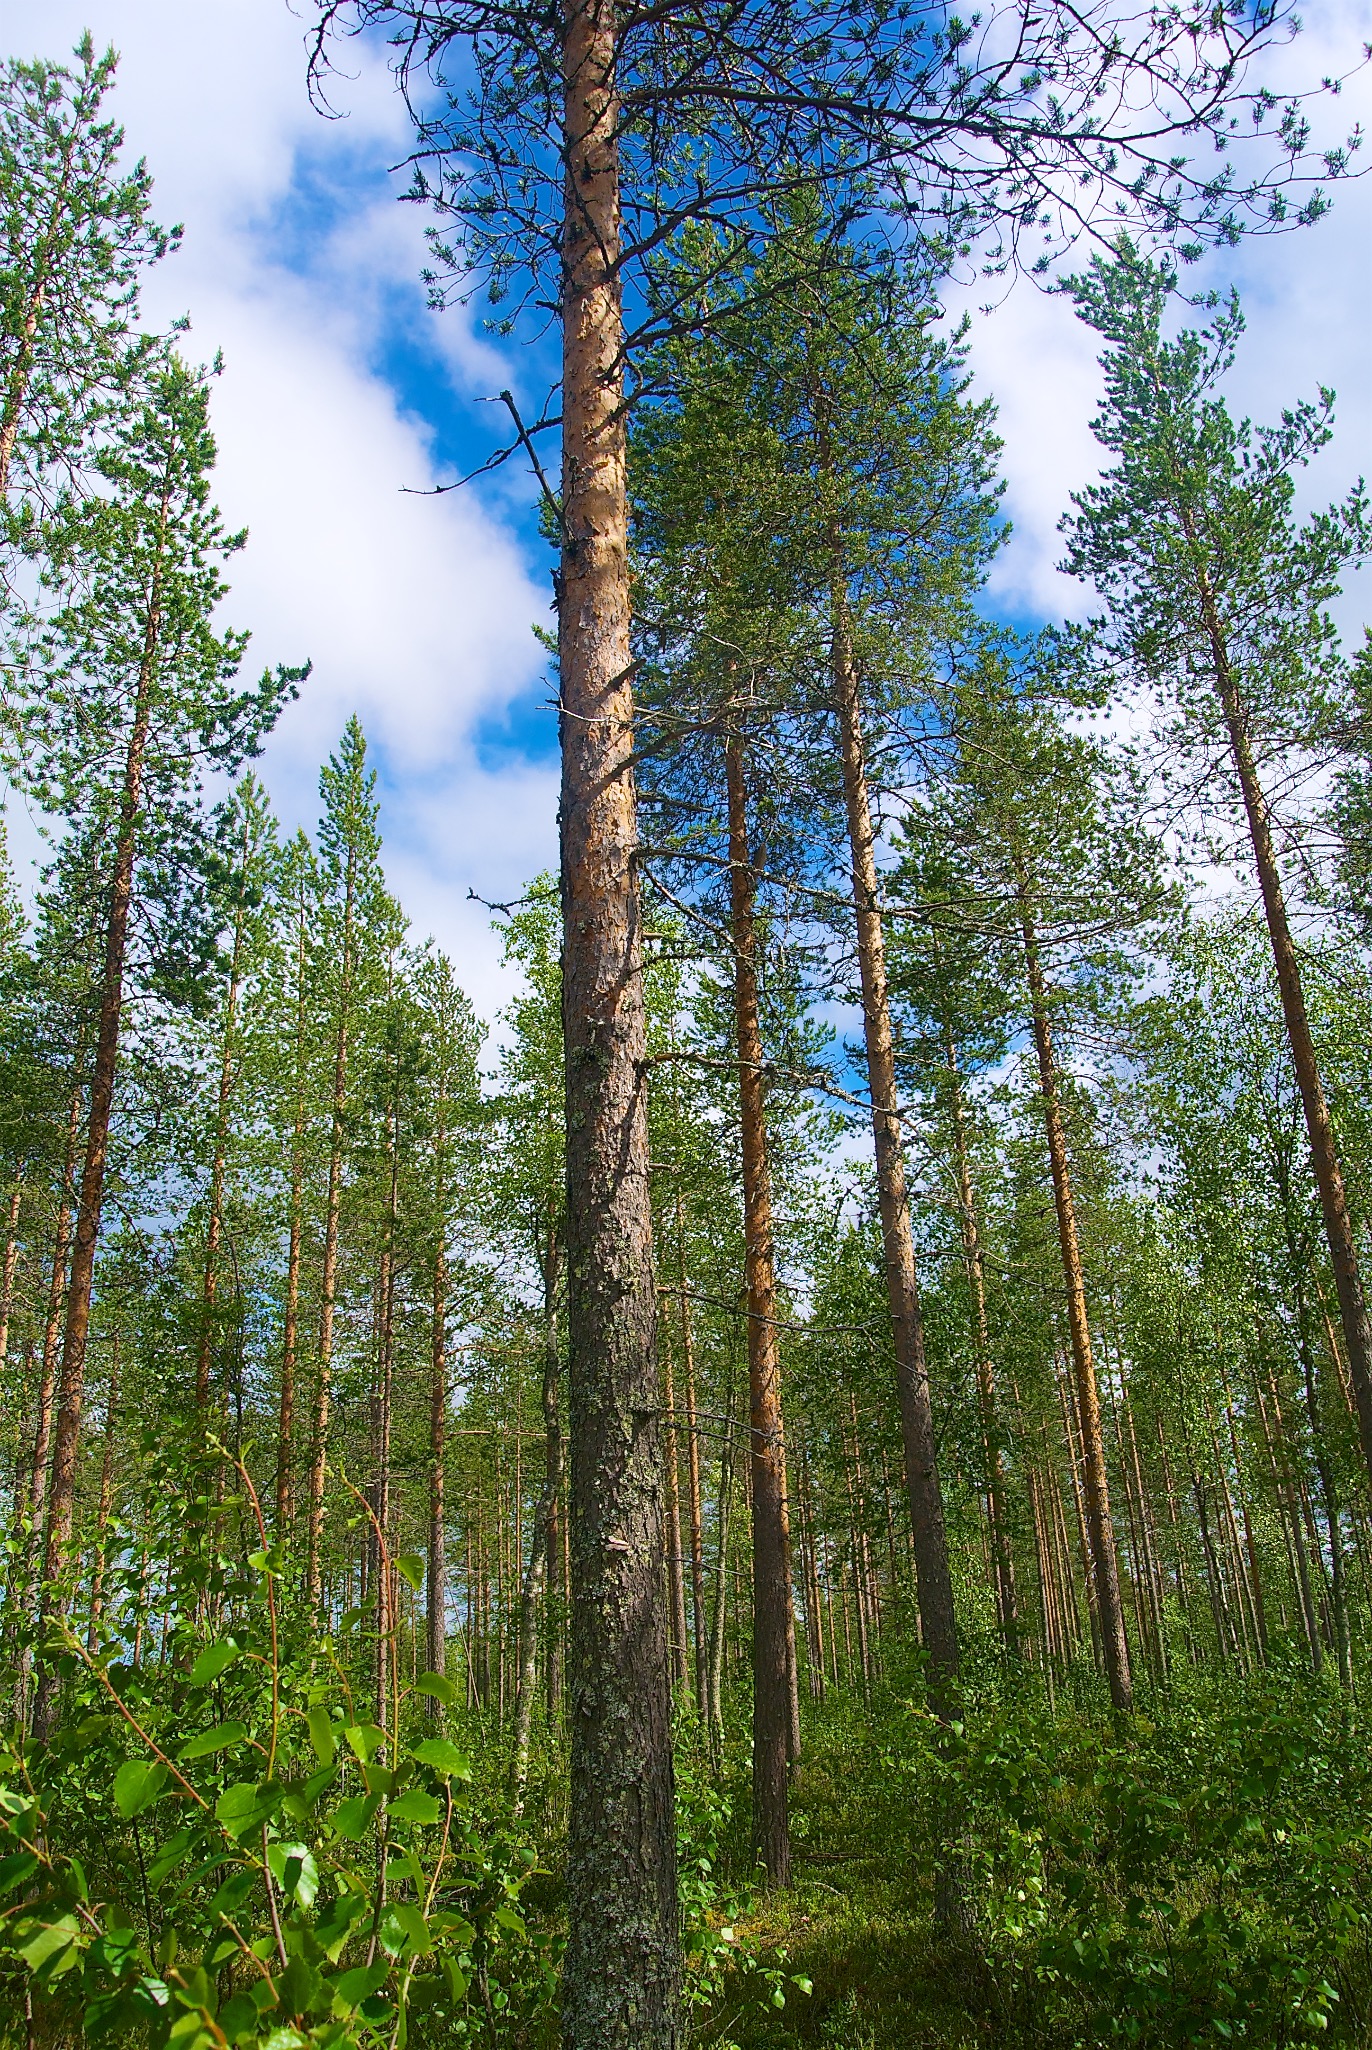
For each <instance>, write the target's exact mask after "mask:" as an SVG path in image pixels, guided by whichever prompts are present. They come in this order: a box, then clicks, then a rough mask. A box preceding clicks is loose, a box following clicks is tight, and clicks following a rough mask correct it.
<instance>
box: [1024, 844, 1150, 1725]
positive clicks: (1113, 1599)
mask: <svg viewBox="0 0 1372 2050" xmlns="http://www.w3.org/2000/svg"><path fill="white" fill-rule="evenodd" d="M1019 908H1020V928H1021V931H1022V933H1023V935H1024V965H1025V972H1026V975H1027V978H1028V983H1029V1002H1030V1007H1031V1009H1032V1012H1033V1026H1034V1045H1035V1047H1036V1049H1037V1052H1038V1063H1039V1086H1040V1089H1041V1091H1042V1095H1043V1121H1044V1125H1045V1127H1046V1129H1047V1134H1048V1161H1049V1166H1050V1168H1051V1170H1052V1176H1053V1201H1054V1204H1055V1206H1056V1209H1057V1218H1058V1240H1059V1244H1060V1246H1061V1249H1062V1274H1063V1281H1064V1284H1065V1288H1066V1296H1067V1329H1068V1334H1069V1336H1070V1338H1071V1343H1072V1365H1073V1369H1074V1371H1075V1376H1076V1393H1077V1423H1078V1428H1079V1429H1080V1431H1081V1441H1082V1467H1083V1481H1084V1483H1085V1487H1084V1493H1085V1497H1086V1530H1087V1537H1088V1539H1089V1543H1090V1550H1091V1572H1092V1578H1093V1582H1094V1585H1095V1591H1096V1614H1097V1617H1098V1619H1099V1623H1100V1634H1101V1649H1102V1652H1103V1655H1104V1660H1105V1674H1106V1679H1107V1680H1108V1681H1109V1685H1110V1700H1111V1703H1112V1704H1113V1706H1114V1708H1115V1709H1116V1710H1117V1712H1118V1713H1120V1714H1121V1715H1127V1714H1128V1713H1129V1712H1130V1710H1131V1709H1132V1708H1133V1705H1134V1683H1133V1679H1132V1676H1131V1674H1130V1670H1129V1642H1128V1639H1127V1638H1126V1636H1125V1632H1124V1610H1123V1607H1122V1605H1121V1602H1120V1583H1119V1562H1118V1559H1117V1558H1116V1555H1115V1531H1114V1525H1113V1524H1112V1522H1111V1520H1110V1484H1109V1481H1108V1479H1107V1477H1106V1469H1105V1441H1104V1438H1103V1436H1102V1433H1101V1425H1100V1394H1099V1391H1098V1389H1097V1387H1096V1368H1095V1361H1094V1360H1093V1358H1092V1356H1091V1327H1090V1324H1089V1323H1088V1321H1087V1316H1086V1285H1085V1281H1084V1279H1083V1276H1082V1266H1081V1248H1080V1245H1079V1244H1078V1241H1077V1218H1076V1210H1075V1207H1074V1205H1073V1202H1072V1184H1071V1179H1070V1176H1069V1174H1068V1169H1067V1142H1066V1137H1065V1135H1064V1132H1063V1123H1062V1103H1061V1098H1060V1094H1059V1089H1058V1068H1057V1060H1056V1058H1055V1056H1054V1052H1053V1037H1052V1028H1051V1026H1050V1024H1049V1020H1048V998H1047V992H1046V990H1045V988H1044V980H1043V969H1042V966H1041V964H1040V961H1039V951H1038V935H1037V933H1036V931H1035V927H1034V914H1033V909H1032V905H1031V902H1030V896H1029V887H1028V882H1027V879H1026V878H1025V877H1024V876H1023V874H1022V873H1021V876H1020V883H1019Z"/></svg>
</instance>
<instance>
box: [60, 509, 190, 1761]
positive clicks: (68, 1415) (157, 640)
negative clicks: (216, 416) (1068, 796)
mask: <svg viewBox="0 0 1372 2050" xmlns="http://www.w3.org/2000/svg"><path fill="white" fill-rule="evenodd" d="M169 510H170V499H169V498H168V497H164V498H163V501H162V505H161V509H160V531H161V532H162V533H163V534H165V530H166V523H167V518H168V513H169ZM161 638H162V567H161V555H160V552H159V554H158V556H157V558H156V561H155V565H154V569H153V574H152V578H151V582H150V588H149V592H148V606H147V611H146V613H145V615H144V625H143V646H142V651H141V654H140V658H139V665H138V678H137V683H136V685H135V690H134V702H133V718H132V721H131V724H130V727H129V739H128V745H127V747H126V749H125V754H124V776H123V786H122V789H121V791H120V796H119V824H118V830H117V836H116V839H115V853H114V872H113V875H112V877H111V879H110V895H109V909H108V913H107V918H106V926H105V961H104V971H103V974H102V977H101V984H100V1013H99V1022H98V1024H97V1026H96V1036H95V1058H94V1062H93V1064H92V1069H91V1091H90V1112H89V1117H88V1119H87V1124H86V1158H85V1164H84V1166H83V1168H82V1172H81V1188H80V1194H79V1197H78V1200H77V1208H76V1230H75V1233H74V1236H73V1242H72V1262H71V1279H70V1281H69V1283H68V1286H67V1317H66V1328H65V1330H64V1332H63V1338H62V1372H61V1386H60V1391H59V1395H58V1410H57V1432H56V1437H55V1441H54V1445H53V1455H52V1487H51V1491H50V1493H49V1498H48V1528H47V1546H46V1553H45V1558H44V1566H43V1580H44V1596H43V1609H44V1614H45V1615H48V1614H51V1613H52V1612H53V1608H54V1604H55V1602H56V1600H57V1581H58V1576H59V1574H60V1573H61V1570H62V1563H63V1555H64V1553H65V1551H66V1547H67V1543H68V1540H69V1539H70V1537H71V1528H72V1516H73V1512H74V1509H75V1505H76V1455H77V1449H78V1446H79V1443H80V1436H81V1409H82V1400H83V1397H84V1393H85V1379H86V1346H87V1342H88V1340H89V1336H90V1314H91V1293H92V1290H93V1287H94V1284H95V1252H96V1246H97V1244H98V1242H99V1238H100V1211H101V1206H102V1204H103V1202H104V1195H105V1165H106V1161H107V1159H108V1155H109V1141H110V1120H111V1117H112V1115H113V1111H114V1085H115V1078H116V1075H117V1072H118V1067H119V1036H120V1028H121V1024H122V1021H123V1008H124V960H125V955H126V953H127V949H128V932H129V913H130V911H131V909H132V907H133V881H134V864H135V861H136V859H137V853H138V832H139V825H140V822H141V819H142V812H143V770H144V765H145V760H146V755H147V746H148V732H149V727H150V723H151V718H152V699H153V689H154V681H155V676H156V670H157V663H158V659H159V656H160V651H161ZM55 1700H56V1675H55V1673H54V1671H53V1669H52V1668H51V1667H48V1668H46V1669H45V1671H44V1674H43V1678H42V1680H41V1682H40V1684H39V1689H38V1695H37V1698H36V1701H35V1703H34V1726H35V1730H36V1732H37V1734H38V1735H39V1736H40V1737H42V1738H46V1737H47V1735H48V1733H49V1722H50V1718H51V1713H52V1709H53V1706H54V1703H55Z"/></svg>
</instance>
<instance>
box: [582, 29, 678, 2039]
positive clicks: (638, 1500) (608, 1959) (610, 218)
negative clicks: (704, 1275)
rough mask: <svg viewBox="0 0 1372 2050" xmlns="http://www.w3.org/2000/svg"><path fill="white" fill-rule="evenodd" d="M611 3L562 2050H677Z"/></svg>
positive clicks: (598, 32)
mask: <svg viewBox="0 0 1372 2050" xmlns="http://www.w3.org/2000/svg"><path fill="white" fill-rule="evenodd" d="M616 33H617V20H616V10H615V7H614V4H613V0H571V4H569V5H568V7H567V8H566V10H565V13H564V19H563V92H564V107H563V150H564V161H565V164H566V183H565V209H564V231H563V272H562V278H563V283H562V307H561V312H562V350H563V355H562V369H563V375H562V521H563V540H562V566H561V578H560V587H559V592H558V657H559V679H560V700H561V701H560V711H561V721H560V724H561V742H562V803H561V841H562V912H563V959H562V970H563V972H562V988H563V996H562V1001H563V1026H564V1042H565V1047H566V1066H567V1086H566V1115H567V1272H568V1312H569V1330H570V1339H571V1350H570V1391H571V1415H570V1426H571V1467H572V1485H571V1496H572V1503H571V1567H572V1585H571V1602H570V1607H571V1626H572V1627H571V1670H570V1674H569V1680H570V1688H571V1695H572V1705H571V1740H572V1741H571V1801H570V1833H569V1838H568V1847H567V1907H568V1914H567V1920H568V1943H567V1951H566V1958H565V1964H564V1970H563V1988H562V1994H563V2001H562V2035H563V2043H564V2045H565V2050H677V2046H679V2045H680V2044H681V2042H682V2040H683V2033H684V2028H685V2023H684V2018H683V2013H682V2004H681V1944H680V1936H679V1933H678V1926H677V1887H676V1817H675V1801H674V1792H673V1777H672V1727H671V1685H670V1678H669V1674H668V1667H667V1633H666V1618H665V1616H664V1614H663V1610H664V1606H665V1605H664V1602H663V1596H662V1579H663V1574H662V1545H663V1532H662V1429H661V1418H660V1396H659V1391H658V1380H657V1362H656V1358H655V1350H656V1347H655V1329H654V1327H655V1316H656V1302H655V1298H654V1280H653V1227H652V1209H651V1202H650V1195H649V1186H648V1125H647V1070H646V1067H645V1065H644V1060H645V1024H644V1009H643V966H642V926H641V917H640V905H639V890H638V878H637V873H636V870H635V851H636V847H637V821H636V805H635V793H634V779H633V744H634V735H633V693H632V688H631V677H632V653H631V649H630V644H629V559H628V501H627V496H626V480H625V426H624V392H623V370H622V363H623V347H624V324H623V312H622V305H621V297H620V293H621V286H620V275H619V269H618V258H619V247H620V244H619V150H618V142H617V129H618V122H619V101H618V94H617V88H616V79H615V38H616Z"/></svg>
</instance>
